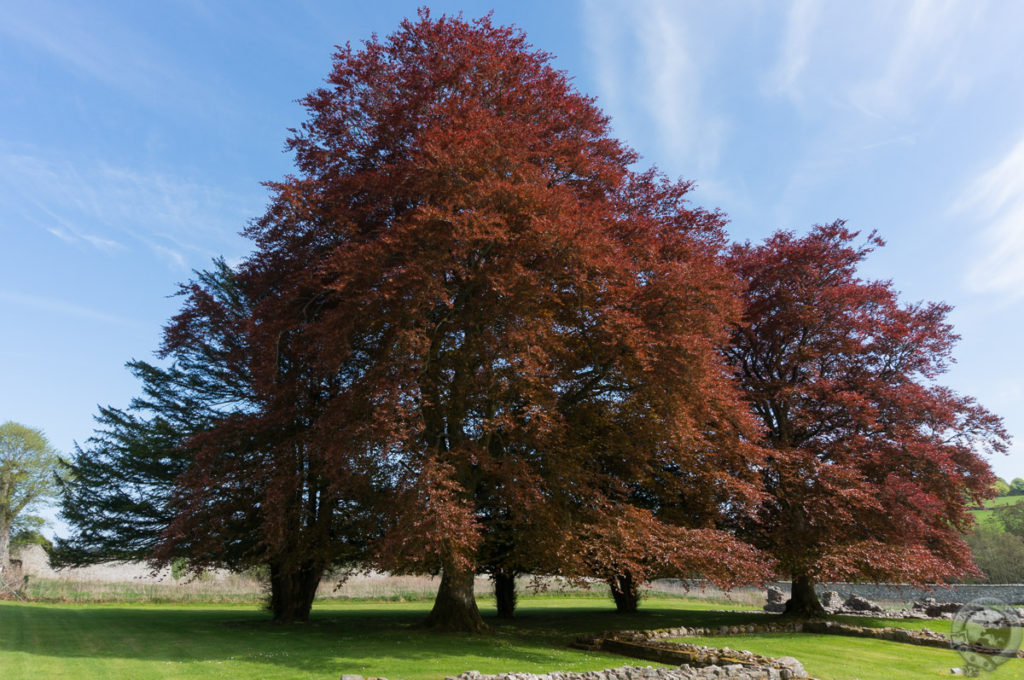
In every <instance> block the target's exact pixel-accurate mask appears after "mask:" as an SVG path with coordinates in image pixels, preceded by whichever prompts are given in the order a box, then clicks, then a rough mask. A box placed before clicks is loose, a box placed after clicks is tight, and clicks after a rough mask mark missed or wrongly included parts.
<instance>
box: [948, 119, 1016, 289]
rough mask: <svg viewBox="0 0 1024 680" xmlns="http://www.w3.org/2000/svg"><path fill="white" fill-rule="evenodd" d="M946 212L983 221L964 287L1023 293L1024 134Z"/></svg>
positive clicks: (961, 217)
mask: <svg viewBox="0 0 1024 680" xmlns="http://www.w3.org/2000/svg"><path fill="white" fill-rule="evenodd" d="M951 212H952V213H953V214H954V215H955V216H957V217H959V218H960V219H972V218H973V219H974V220H977V221H979V222H980V223H981V224H982V225H984V226H983V230H982V232H981V234H980V237H979V246H980V249H982V250H983V252H982V254H981V255H979V256H978V257H976V258H975V259H974V261H973V262H971V263H970V265H969V267H968V271H967V277H966V282H967V285H968V287H969V288H970V289H971V290H973V291H975V292H978V293H997V294H1003V295H1006V296H1008V297H1012V298H1020V297H1022V296H1024V136H1022V137H1021V138H1020V140H1019V141H1018V142H1017V144H1016V146H1014V148H1013V149H1012V150H1011V151H1010V152H1009V153H1008V154H1007V155H1006V156H1005V157H1003V158H1002V159H1001V160H1000V161H999V162H998V163H996V164H995V165H993V166H992V167H991V168H990V169H988V170H986V171H985V172H983V173H981V174H980V175H979V176H978V177H977V178H975V179H974V180H973V181H972V182H971V183H970V184H969V185H968V187H967V189H966V190H965V191H964V192H963V193H962V194H961V195H960V196H959V198H958V199H957V200H956V201H955V202H954V204H953V206H952V209H951Z"/></svg>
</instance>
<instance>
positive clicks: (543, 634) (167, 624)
mask: <svg viewBox="0 0 1024 680" xmlns="http://www.w3.org/2000/svg"><path fill="white" fill-rule="evenodd" d="M721 606H722V605H721V604H719V603H712V602H706V601H696V600H687V599H674V598H667V597H656V598H651V599H648V600H645V601H644V603H643V606H642V609H641V611H640V612H639V613H638V614H635V615H630V616H623V615H619V614H616V613H615V612H614V611H612V608H611V603H610V602H609V601H608V600H606V599H604V598H598V597H569V596H565V595H549V596H530V597H524V598H523V600H522V604H521V606H520V608H519V612H518V616H517V618H516V620H515V621H514V622H511V623H508V622H499V621H498V620H497V619H495V618H494V617H493V614H494V609H493V606H492V605H491V603H489V602H486V601H485V602H483V603H482V607H481V608H482V611H483V613H484V616H485V618H487V620H488V621H489V622H490V623H491V624H492V632H491V633H490V634H486V635H472V636H464V635H445V634H438V633H432V632H428V631H424V630H422V629H419V628H417V627H416V624H417V623H419V622H420V621H421V620H422V619H423V617H424V616H425V615H426V613H427V611H428V609H429V607H430V603H429V602H404V603H400V602H391V603H381V602H344V603H340V602H328V603H319V604H318V605H317V606H316V607H315V608H314V611H313V616H312V619H311V621H310V623H308V624H305V625H297V626H278V625H274V624H272V623H270V622H269V621H268V620H267V615H266V613H265V612H262V611H261V610H260V609H259V608H258V607H256V606H253V605H232V604H220V605H198V604H193V605H187V604H184V605H182V604H179V605H173V606H172V605H145V604H141V605H124V604H121V605H101V604H89V605H57V604H38V603H29V604H24V603H15V602H0V678H3V680H28V679H29V678H33V679H34V678H48V679H49V678H54V679H59V678H68V679H71V678H74V680H92V679H97V680H99V679H102V680H114V679H118V678H132V679H135V678H138V679H140V680H147V679H154V680H155V679H158V678H159V679H163V678H173V679H181V680H193V679H207V678H238V679H239V680H257V679H260V678H267V679H273V680H291V679H293V678H295V679H297V678H324V679H326V678H334V679H336V678H338V677H339V676H340V675H341V674H343V673H358V674H361V675H363V676H366V677H387V678H391V680H399V679H403V680H420V679H422V680H427V679H436V678H442V677H444V676H446V675H455V674H457V673H461V672H463V671H466V670H470V669H475V670H479V671H482V672H485V673H498V672H506V671H525V672H534V673H539V672H546V671H552V670H563V671H585V670H596V669H600V668H609V667H614V666H621V665H627V664H638V665H648V662H646V661H638V660H631V659H626V658H622V657H617V656H613V655H609V654H602V653H589V652H583V651H578V650H572V649H569V648H568V647H567V645H568V643H569V642H570V641H571V640H572V639H574V638H576V637H578V636H579V635H583V634H591V633H597V632H601V631H605V630H612V629H625V628H630V629H638V628H643V629H648V628H665V627H676V626H688V627H692V626H702V627H717V626H721V625H741V624H745V623H756V622H759V621H764V620H765V616H766V615H764V614H760V613H757V612H755V611H742V610H741V611H717V608H718V607H721ZM732 606H733V607H735V606H736V605H735V604H733V605H732ZM847 620H849V621H850V622H857V623H868V624H870V625H892V624H893V622H891V621H884V620H879V619H860V618H858V619H853V618H848V619H847ZM943 624H945V625H947V626H948V623H946V622H934V621H914V622H907V625H909V626H916V627H924V626H929V627H931V628H933V629H937V630H943V629H942V627H941V626H942V625H943ZM943 632H945V631H943ZM696 641H697V642H699V643H701V644H710V645H714V646H729V647H731V648H733V649H750V650H751V651H755V652H758V653H763V654H769V655H773V656H783V655H788V656H795V657H797V658H798V659H800V660H801V661H803V662H804V663H805V665H806V666H807V668H808V670H809V671H810V672H811V673H812V674H813V675H814V676H815V677H817V678H820V679H821V680H853V679H855V678H856V679H858V680H876V679H878V680H881V679H882V678H886V679H888V678H894V679H895V680H902V679H903V678H928V677H942V676H943V674H944V675H946V676H948V675H949V669H950V668H951V667H954V666H959V665H961V662H960V659H959V657H958V656H957V655H956V654H955V653H954V652H952V651H947V650H941V649H928V648H919V647H912V646H909V645H905V644H900V643H889V642H879V641H874V640H863V639H857V638H844V637H837V636H812V635H801V634H793V635H753V636H744V637H727V638H701V639H698V640H696ZM1011 663H1012V664H1014V667H1012V668H1008V669H1003V670H1002V671H1000V673H999V674H996V675H993V676H992V677H995V678H1000V679H1003V678H1024V674H1021V670H1020V662H1011ZM652 665H653V664H652Z"/></svg>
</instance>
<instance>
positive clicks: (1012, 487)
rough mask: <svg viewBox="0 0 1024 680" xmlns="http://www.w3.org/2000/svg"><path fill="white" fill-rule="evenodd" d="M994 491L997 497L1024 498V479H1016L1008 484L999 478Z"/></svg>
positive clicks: (993, 487) (993, 486)
mask: <svg viewBox="0 0 1024 680" xmlns="http://www.w3.org/2000/svg"><path fill="white" fill-rule="evenodd" d="M992 491H993V492H994V493H995V495H996V496H1024V479H1021V478H1020V477H1015V478H1014V479H1013V481H1011V482H1007V481H1006V480H1005V479H1001V478H998V477H997V478H996V481H995V483H994V484H993V485H992Z"/></svg>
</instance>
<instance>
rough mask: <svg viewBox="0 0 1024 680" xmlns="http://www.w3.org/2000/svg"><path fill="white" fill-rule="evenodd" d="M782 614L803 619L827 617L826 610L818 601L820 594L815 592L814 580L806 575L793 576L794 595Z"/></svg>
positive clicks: (792, 594) (790, 597)
mask: <svg viewBox="0 0 1024 680" xmlns="http://www.w3.org/2000/svg"><path fill="white" fill-rule="evenodd" d="M782 613H783V614H784V615H785V616H795V617H799V618H802V619H812V618H819V617H823V616H825V615H826V612H825V608H824V607H822V606H821V602H819V601H818V594H817V593H815V592H814V579H813V578H811V577H810V576H807V575H805V574H801V575H794V576H793V588H792V593H791V594H790V596H789V600H788V601H787V602H786V609H785V610H784V611H783V612H782Z"/></svg>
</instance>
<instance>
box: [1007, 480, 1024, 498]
mask: <svg viewBox="0 0 1024 680" xmlns="http://www.w3.org/2000/svg"><path fill="white" fill-rule="evenodd" d="M1010 495H1011V496H1024V479H1021V478H1020V477H1015V478H1014V480H1013V481H1012V482H1010Z"/></svg>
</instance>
